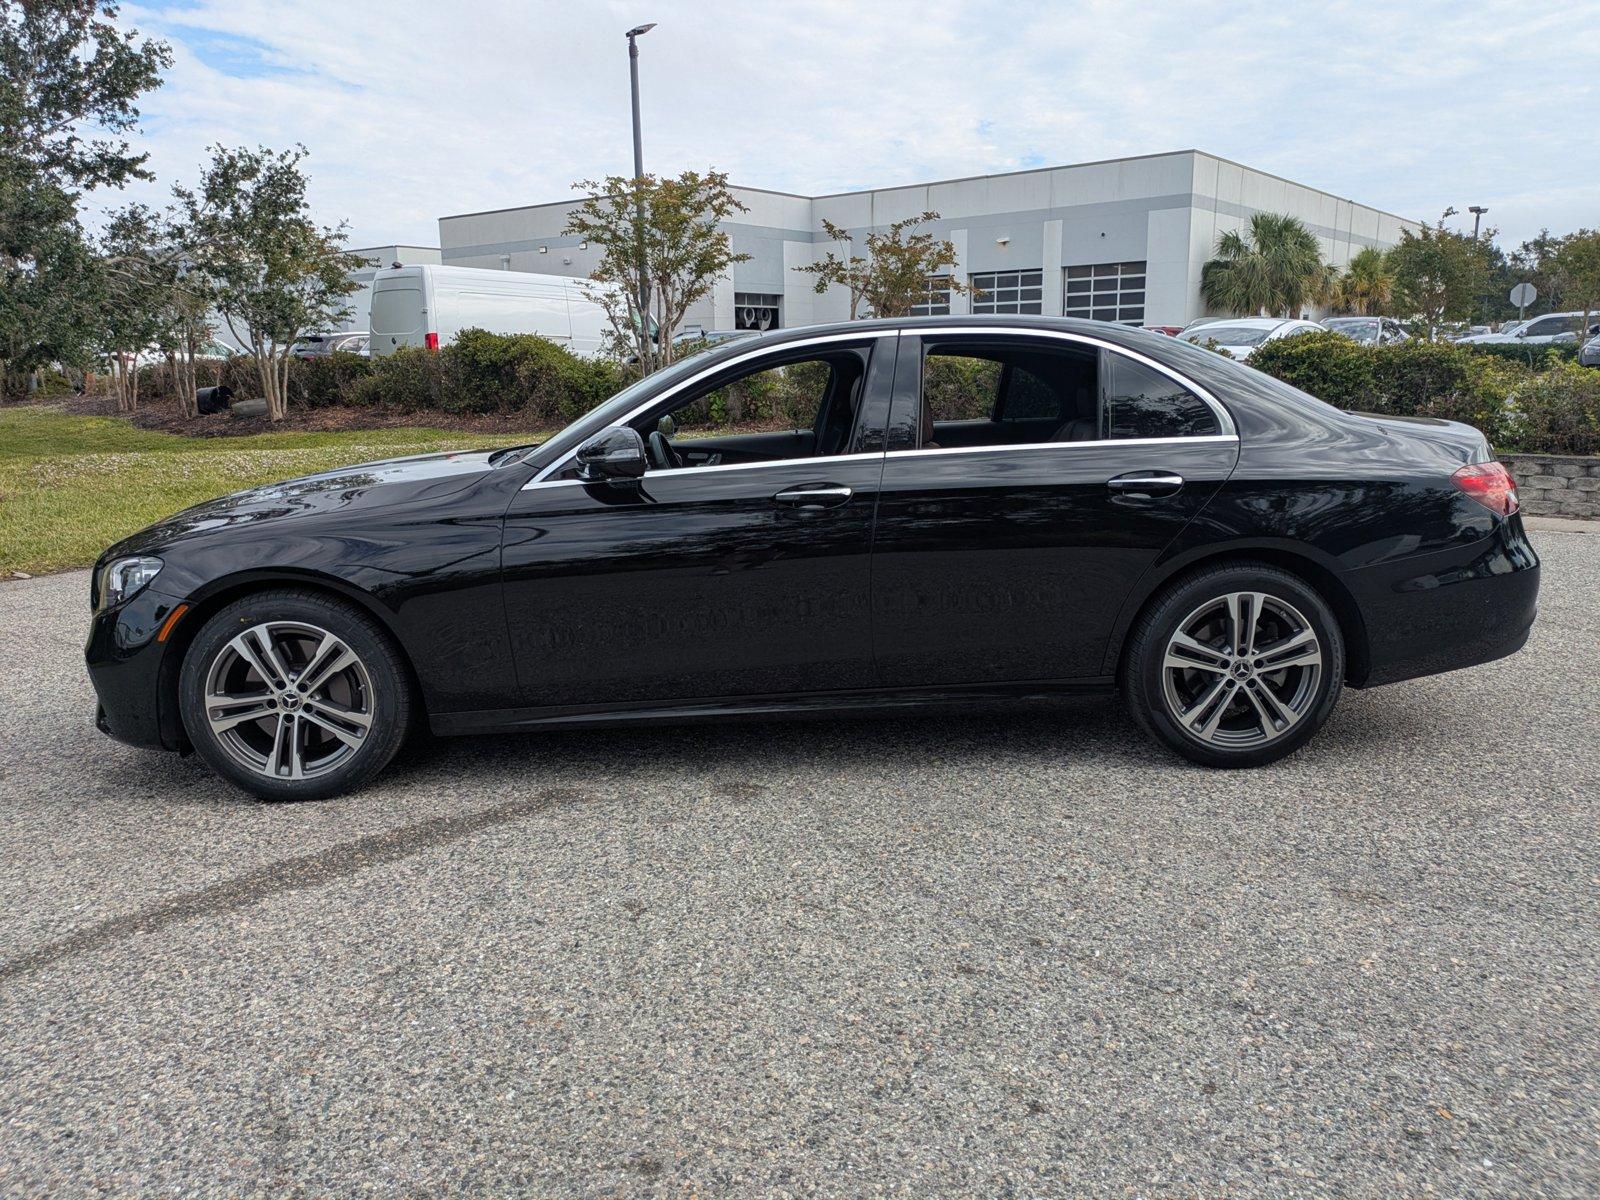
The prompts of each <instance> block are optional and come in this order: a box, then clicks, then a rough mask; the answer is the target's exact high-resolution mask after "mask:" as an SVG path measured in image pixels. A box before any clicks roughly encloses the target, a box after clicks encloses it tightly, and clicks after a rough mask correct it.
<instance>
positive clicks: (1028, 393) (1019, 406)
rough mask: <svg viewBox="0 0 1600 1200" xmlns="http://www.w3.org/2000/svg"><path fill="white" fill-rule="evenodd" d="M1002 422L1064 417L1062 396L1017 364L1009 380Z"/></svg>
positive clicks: (1007, 381)
mask: <svg viewBox="0 0 1600 1200" xmlns="http://www.w3.org/2000/svg"><path fill="white" fill-rule="evenodd" d="M1003 400H1004V403H1002V404H1001V406H1000V410H999V415H1000V420H1002V421H1043V420H1047V419H1049V418H1052V417H1059V416H1060V415H1061V393H1060V391H1059V390H1058V389H1057V388H1055V387H1053V386H1051V384H1050V383H1048V382H1046V381H1045V380H1043V379H1040V378H1039V376H1037V375H1035V374H1034V373H1033V372H1032V371H1030V370H1029V369H1028V368H1027V367H1025V366H1021V365H1017V364H1013V366H1012V368H1011V373H1010V374H1009V375H1008V376H1007V377H1006V386H1005V395H1004V397H1003Z"/></svg>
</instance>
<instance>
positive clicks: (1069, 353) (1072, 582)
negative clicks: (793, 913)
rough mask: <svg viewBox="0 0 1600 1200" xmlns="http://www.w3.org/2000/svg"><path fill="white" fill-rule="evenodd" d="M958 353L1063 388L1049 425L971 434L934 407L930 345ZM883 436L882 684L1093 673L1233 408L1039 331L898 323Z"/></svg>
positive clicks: (878, 621) (1216, 462) (1175, 528)
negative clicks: (901, 329)
mask: <svg viewBox="0 0 1600 1200" xmlns="http://www.w3.org/2000/svg"><path fill="white" fill-rule="evenodd" d="M963 355H982V356H985V357H986V358H988V359H990V360H992V359H994V358H996V357H1000V358H1003V359H1008V361H1010V363H1011V365H1012V367H1013V368H1014V369H1013V370H1012V371H1011V372H1010V374H1011V376H1012V378H1017V377H1018V375H1019V371H1020V369H1021V367H1022V365H1023V364H1024V363H1026V364H1028V373H1029V374H1030V375H1032V376H1033V382H1034V384H1035V385H1036V390H1037V385H1038V384H1039V383H1040V381H1041V377H1042V379H1043V382H1044V384H1045V385H1047V386H1048V387H1049V388H1050V389H1052V390H1053V391H1054V392H1055V393H1056V394H1057V395H1058V397H1059V398H1060V407H1059V410H1058V412H1057V413H1056V414H1055V423H1056V428H1055V430H1054V431H1053V432H1052V434H1051V435H1050V436H1048V437H1041V436H1040V435H1039V433H1038V425H1037V423H1036V422H1034V421H1029V422H1028V423H1026V424H1025V425H1022V426H1019V429H1018V431H1017V433H1016V434H1015V435H1012V436H1006V435H1005V434H1004V432H1003V431H1002V432H1001V434H1000V436H999V437H998V440H997V439H996V437H995V436H993V431H991V436H989V437H988V438H986V439H984V440H983V441H982V442H981V444H980V443H979V442H978V441H977V440H975V439H971V438H969V437H967V436H966V435H965V434H964V433H963V432H962V430H961V426H960V424H959V422H956V421H954V420H950V421H947V420H943V419H941V418H943V417H945V416H946V412H941V411H939V410H940V406H941V405H943V406H944V407H945V408H946V410H948V409H949V408H951V407H952V406H951V405H950V404H949V402H948V399H947V398H946V397H945V396H944V395H943V393H942V391H941V390H940V388H939V387H937V386H935V385H937V383H938V379H939V375H940V373H941V372H940V370H939V364H938V360H939V359H940V358H941V357H959V356H963ZM1052 363H1054V364H1055V368H1054V370H1052V368H1051V364H1052ZM1086 368H1087V369H1088V371H1089V372H1090V374H1089V377H1088V382H1087V384H1086V383H1085V369H1086ZM965 399H966V398H961V397H958V401H961V400H965ZM1008 399H1009V398H1008V397H1005V396H1001V397H997V398H996V400H995V409H994V411H995V413H996V414H1003V413H1004V411H1005V408H1006V402H1007V400H1008ZM966 402H967V403H969V404H970V400H966ZM954 407H956V409H957V411H960V408H959V403H958V404H957V405H955V406H954ZM1030 411H1031V412H1032V413H1035V414H1036V413H1037V412H1038V411H1039V404H1038V402H1037V400H1035V401H1034V403H1033V404H1032V405H1031V408H1030ZM997 423H998V422H997ZM952 435H953V437H954V441H952V440H951V439H952ZM887 436H888V449H889V452H888V454H887V455H886V457H885V460H884V472H883V485H882V493H881V496H880V499H879V502H878V524H877V531H876V534H875V541H874V554H873V572H872V574H873V580H872V598H873V638H874V646H875V655H876V659H877V663H878V671H879V676H880V679H881V680H882V682H883V684H884V685H886V686H890V687H930V686H938V685H966V684H987V683H1017V682H1025V681H1046V680H1088V679H1093V678H1095V677H1098V676H1099V675H1100V673H1101V671H1102V669H1103V663H1104V658H1105V651H1106V647H1107V643H1108V639H1109V636H1110V630H1111V627H1112V624H1113V622H1114V620H1115V618H1116V615H1117V612H1118V609H1119V607H1120V606H1121V604H1122V602H1123V600H1124V599H1125V598H1126V597H1127V595H1128V593H1129V591H1130V590H1131V588H1132V587H1133V584H1134V583H1135V581H1136V580H1137V579H1138V578H1139V576H1140V575H1141V574H1143V573H1144V571H1145V570H1146V568H1147V567H1149V566H1150V565H1151V563H1152V561H1153V560H1154V559H1155V557H1156V556H1157V555H1158V554H1159V553H1160V551H1161V550H1162V548H1163V547H1165V546H1166V545H1167V544H1168V543H1169V542H1171V541H1172V539H1173V538H1174V537H1176V536H1177V534H1178V532H1179V531H1180V530H1181V529H1182V528H1183V526H1184V525H1185V524H1186V523H1187V522H1188V521H1189V520H1190V519H1191V518H1192V517H1193V516H1194V515H1195V513H1196V512H1198V511H1199V509H1200V508H1201V507H1202V506H1203V505H1204V504H1205V502H1206V501H1207V500H1208V499H1209V498H1210V497H1211V495H1213V494H1214V493H1215V491H1216V489H1217V488H1218V487H1219V486H1220V485H1221V484H1222V482H1223V481H1224V480H1225V479H1226V478H1227V476H1228V475H1229V473H1230V472H1231V471H1232V470H1233V467H1234V464H1235V462H1236V461H1237V459H1238V439H1237V437H1236V435H1235V433H1234V427H1233V424H1232V420H1231V418H1229V416H1228V415H1227V412H1226V410H1225V409H1224V408H1223V407H1222V406H1221V405H1220V404H1218V403H1217V402H1216V401H1215V399H1214V398H1211V397H1209V396H1207V395H1205V394H1204V393H1203V392H1202V391H1201V390H1200V389H1198V388H1197V387H1195V386H1194V385H1192V384H1189V383H1187V382H1186V381H1183V380H1181V379H1180V378H1179V377H1178V376H1176V375H1175V374H1174V373H1173V372H1171V371H1169V370H1168V369H1167V368H1165V367H1162V366H1161V365H1160V364H1158V363H1157V362H1155V360H1153V359H1150V358H1148V357H1145V356H1143V355H1140V354H1137V353H1134V352H1129V351H1126V350H1123V349H1120V348H1118V347H1115V346H1113V345H1110V344H1106V343H1100V342H1098V341H1097V340H1095V339H1091V338H1087V337H1084V336H1080V335H1069V334H1065V333H1062V334H1046V333H1042V332H1040V331H1037V330H1035V331H1015V332H1011V333H1004V334H995V333H989V332H985V333H983V334H982V335H975V334H973V333H972V332H971V330H970V329H966V330H963V329H962V327H960V326H953V327H951V328H950V329H949V330H948V331H941V330H937V329H934V330H927V331H923V332H922V333H921V335H920V336H911V335H906V336H904V337H902V339H901V346H900V352H899V369H898V371H897V375H896V381H895V398H894V407H893V410H892V412H891V416H890V423H889V427H888V431H887ZM958 442H959V443H963V444H956V443H958Z"/></svg>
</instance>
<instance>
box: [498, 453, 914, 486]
mask: <svg viewBox="0 0 1600 1200" xmlns="http://www.w3.org/2000/svg"><path fill="white" fill-rule="evenodd" d="M869 458H870V459H880V460H881V459H882V458H883V451H882V450H870V451H866V452H864V453H860V454H821V455H817V456H816V457H807V458H764V459H762V460H761V461H760V462H749V463H710V464H708V465H706V466H703V467H652V468H651V469H650V470H648V471H646V472H645V473H644V475H643V477H642V478H643V479H644V480H650V479H659V478H661V476H663V475H709V474H712V473H713V472H717V471H754V470H757V469H759V468H762V467H799V466H805V465H806V464H807V463H837V462H859V461H862V460H864V459H869ZM587 482H589V481H588V480H585V479H539V480H534V481H532V482H531V483H525V484H523V485H522V490H523V491H525V492H526V491H530V490H531V489H533V488H551V487H578V486H581V485H582V484H585V483H587Z"/></svg>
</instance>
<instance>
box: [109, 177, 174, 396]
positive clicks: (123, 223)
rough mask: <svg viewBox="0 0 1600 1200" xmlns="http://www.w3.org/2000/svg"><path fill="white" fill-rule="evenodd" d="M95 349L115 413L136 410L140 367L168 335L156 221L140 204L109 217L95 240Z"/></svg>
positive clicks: (164, 289)
mask: <svg viewBox="0 0 1600 1200" xmlns="http://www.w3.org/2000/svg"><path fill="white" fill-rule="evenodd" d="M100 250H101V254H100V258H99V260H98V263H97V265H98V267H99V271H100V276H101V279H102V280H103V283H104V289H103V291H102V293H101V296H100V300H101V303H100V318H101V331H100V336H99V338H98V339H97V340H98V342H99V347H100V349H101V351H102V352H103V353H104V355H105V357H106V358H107V359H108V360H109V362H110V364H111V379H112V384H113V386H114V388H115V390H116V396H117V410H118V411H119V412H126V413H131V412H134V411H136V410H137V409H138V407H139V363H140V360H141V359H142V358H144V357H145V356H146V354H147V353H148V352H149V351H150V350H151V349H152V348H154V347H156V346H158V345H159V344H161V343H162V342H164V341H166V340H167V339H168V337H170V328H169V317H168V308H167V301H168V288H167V286H166V282H165V280H164V278H163V274H164V271H163V264H164V259H165V257H166V255H165V248H164V247H163V246H162V245H161V235H160V219H159V218H158V217H157V216H156V214H154V213H152V212H151V211H150V210H149V209H148V208H146V207H144V206H143V205H140V204H135V205H132V206H130V207H128V208H126V209H123V210H122V211H121V212H118V213H115V214H113V215H112V217H111V219H110V220H109V221H107V223H106V228H105V232H104V233H103V234H102V235H101V237H100Z"/></svg>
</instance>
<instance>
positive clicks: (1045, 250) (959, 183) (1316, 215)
mask: <svg viewBox="0 0 1600 1200" xmlns="http://www.w3.org/2000/svg"><path fill="white" fill-rule="evenodd" d="M733 192H734V194H735V195H736V196H737V197H738V199H739V200H740V201H741V202H742V203H743V204H744V205H745V206H746V208H747V209H748V211H747V212H745V213H741V214H738V215H737V216H736V218H735V219H730V220H729V221H727V222H725V223H724V228H725V229H726V230H727V231H728V233H729V235H730V236H731V238H732V241H733V245H734V248H735V249H736V250H738V251H743V252H745V253H748V254H749V255H750V258H749V260H748V261H747V262H742V263H738V264H735V266H734V267H733V269H732V272H731V275H730V277H728V278H725V279H722V280H721V281H719V283H718V285H717V287H716V289H715V291H714V293H713V295H712V296H711V297H709V298H708V299H707V300H706V301H704V302H703V303H702V304H701V305H699V306H698V307H697V309H696V310H695V311H693V312H691V313H690V315H689V321H688V324H690V325H695V324H698V325H700V326H701V327H702V328H705V329H707V330H711V329H735V328H768V327H773V326H785V327H788V326H797V325H809V324H816V323H820V322H825V321H839V320H844V319H846V318H847V317H848V316H849V302H848V298H847V297H846V295H845V294H844V292H843V291H842V290H838V289H834V290H832V291H830V292H828V293H827V294H824V295H821V296H819V295H816V294H815V292H814V291H813V282H814V281H813V277H812V276H810V275H806V274H802V273H800V272H799V271H796V270H795V268H796V267H800V266H804V265H806V264H808V263H812V262H815V261H817V259H819V258H820V257H821V256H823V255H824V254H826V253H827V251H828V250H829V249H830V248H834V246H835V243H833V242H831V241H830V240H829V239H828V237H827V234H826V233H825V232H824V230H823V221H824V220H827V221H831V222H832V223H833V224H834V225H836V226H839V227H841V228H844V229H846V230H848V231H849V232H850V234H851V235H852V237H854V238H856V239H858V241H859V239H860V238H861V237H863V236H864V235H865V234H866V233H868V232H870V231H872V230H875V229H883V228H885V227H886V226H888V225H890V224H892V223H893V222H895V221H898V220H901V219H902V218H904V217H913V216H916V215H918V214H920V213H923V212H929V211H931V212H936V213H938V214H939V220H938V221H937V222H934V223H933V224H932V226H931V228H932V229H933V230H934V231H936V232H937V233H938V234H940V235H941V236H943V237H946V238H948V239H949V240H950V241H951V242H952V243H953V245H954V247H955V252H956V259H957V265H956V267H955V270H954V272H953V273H954V274H955V275H956V276H957V277H958V278H960V279H961V280H963V281H964V282H967V283H970V284H975V285H976V286H977V288H978V289H979V291H978V292H977V293H974V294H973V295H951V294H950V293H949V291H948V289H940V288H939V287H938V286H937V283H935V284H934V286H932V287H931V288H930V293H929V297H928V303H927V304H925V305H924V306H923V308H922V311H925V312H928V313H934V314H943V313H965V312H996V313H1045V314H1066V315H1068V316H1082V317H1091V318H1095V319H1099V320H1106V321H1120V322H1124V323H1127V324H1134V325H1185V324H1187V323H1188V322H1189V321H1191V320H1193V319H1194V318H1195V317H1198V316H1201V315H1203V314H1204V313H1205V306H1204V304H1203V302H1202V301H1201V299H1200V270H1201V267H1202V266H1203V265H1204V264H1205V263H1206V261H1207V260H1208V259H1210V258H1212V257H1214V255H1215V252H1216V245H1217V238H1218V236H1219V235H1221V234H1222V233H1224V232H1226V231H1228V230H1230V229H1239V230H1242V229H1243V228H1244V227H1245V226H1246V225H1248V223H1249V220H1250V217H1251V215H1252V214H1254V213H1258V212H1272V213H1287V214H1288V215H1290V216H1294V217H1298V218H1299V219H1300V220H1301V221H1303V222H1305V224H1306V225H1307V226H1308V227H1309V228H1310V229H1311V231H1312V232H1313V233H1314V234H1316V236H1317V239H1318V241H1319V242H1321V244H1322V252H1323V255H1324V257H1325V258H1326V259H1327V260H1328V261H1329V262H1331V263H1333V264H1334V265H1335V266H1343V265H1344V264H1345V263H1347V262H1349V261H1350V258H1351V256H1352V255H1354V254H1355V253H1357V252H1358V251H1360V250H1361V249H1363V248H1365V247H1367V246H1376V247H1378V248H1379V249H1386V248H1388V247H1390V246H1393V245H1395V244H1396V243H1397V242H1398V241H1399V240H1400V233H1401V230H1403V229H1412V230H1415V229H1417V228H1419V226H1418V224H1417V222H1415V221H1410V220H1407V219H1405V218H1403V217H1398V216H1395V215H1394V214H1392V213H1387V212H1382V211H1380V210H1378V209H1375V208H1369V207H1367V206H1366V205H1364V204H1358V203H1356V202H1355V201H1353V200H1346V199H1343V198H1342V197H1339V196H1334V195H1330V194H1329V193H1327V192H1323V191H1319V190H1317V189H1316V188H1312V187H1307V186H1305V185H1304V184H1299V183H1292V182H1290V181H1289V180H1287V179H1280V178H1278V177H1277V176H1276V175H1268V174H1266V173H1265V172H1262V171H1256V170H1253V169H1251V168H1250V167H1246V166H1241V165H1240V164H1239V163H1234V162H1229V161H1228V160H1226V159H1221V158H1217V157H1216V156H1214V155H1210V154H1204V153H1201V152H1200V151H1198V150H1182V151H1178V152H1176V153H1172V154H1153V155H1146V156H1143V157H1139V158H1120V159H1108V160H1106V161H1104V162H1092V163H1080V164H1078V165H1076V166H1065V167H1041V168H1038V169H1036V170H1029V171H1015V172H1011V173H1009V174H1005V175H982V176H975V177H972V178H969V179H951V180H945V181H942V182H938V183H924V184H915V185H912V186H909V187H894V188H878V189H875V190H872V191H864V192H841V193H838V194H835V195H829V196H797V195H792V194H790V193H787V192H773V191H766V190H763V189H760V188H747V187H735V188H733ZM576 203H577V202H576V201H573V200H566V201H556V202H554V203H550V204H536V205H530V206H528V207H525V208H507V209H498V210H496V211H493V212H479V213H463V214H461V215H459V216H451V217H441V218H440V219H439V254H440V258H439V261H441V262H443V263H445V264H447V265H450V266H463V267H488V268H491V269H504V270H512V271H539V272H544V273H547V274H561V275H577V276H586V275H588V273H589V272H590V271H591V270H592V269H593V267H594V265H595V261H596V258H597V254H596V251H595V249H594V248H593V247H590V246H587V245H585V244H583V243H582V242H580V240H579V239H578V238H575V237H570V236H567V235H565V234H563V233H562V230H563V228H564V227H565V225H566V223H567V216H568V214H569V213H570V212H571V210H572V208H573V207H574V205H575V204H576Z"/></svg>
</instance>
